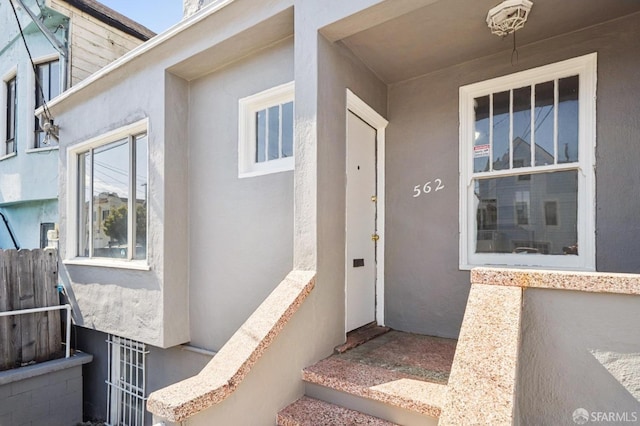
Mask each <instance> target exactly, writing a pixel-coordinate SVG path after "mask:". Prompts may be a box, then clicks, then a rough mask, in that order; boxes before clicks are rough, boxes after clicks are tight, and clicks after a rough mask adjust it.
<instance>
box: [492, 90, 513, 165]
mask: <svg viewBox="0 0 640 426" xmlns="http://www.w3.org/2000/svg"><path fill="white" fill-rule="evenodd" d="M510 124H511V123H510V120H509V92H508V91H507V92H500V93H495V94H494V95H493V158H494V161H493V169H494V170H505V169H508V168H509V167H510V166H509V162H510V161H511V160H510V158H509V152H510V146H509V145H510V144H509V125H510Z"/></svg>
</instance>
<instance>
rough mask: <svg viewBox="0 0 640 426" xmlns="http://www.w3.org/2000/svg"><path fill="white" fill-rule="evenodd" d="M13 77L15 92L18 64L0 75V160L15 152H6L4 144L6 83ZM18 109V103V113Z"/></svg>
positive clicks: (9, 156)
mask: <svg viewBox="0 0 640 426" xmlns="http://www.w3.org/2000/svg"><path fill="white" fill-rule="evenodd" d="M13 78H15V79H16V93H18V91H17V90H18V86H17V85H18V80H19V79H18V66H17V65H14V66H12V67H11V68H9V70H8V71H7V72H5V73H4V74H3V75H2V87H0V144H1V145H2V146H0V154H1V156H0V160H4V159H6V158H11V157H14V156H15V155H16V154H17V149H16V152H11V153H9V154H7V151H6V149H7V145H6V143H5V142H6V137H7V96H8V93H7V83H8V82H9V80H11V79H13ZM19 109H20V106H19V105H18V107H17V108H16V114H18V111H19ZM15 131H16V139H17V137H18V126H17V121H16V129H15Z"/></svg>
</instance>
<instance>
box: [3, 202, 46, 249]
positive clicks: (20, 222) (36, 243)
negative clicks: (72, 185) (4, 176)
mask: <svg viewBox="0 0 640 426" xmlns="http://www.w3.org/2000/svg"><path fill="white" fill-rule="evenodd" d="M0 211H1V212H2V213H3V214H4V215H5V216H6V217H7V220H8V221H9V227H10V228H11V230H12V231H13V234H14V237H15V239H16V242H17V244H18V247H20V248H29V249H32V248H39V247H40V224H41V223H55V222H57V221H58V200H57V199H53V200H45V201H32V202H26V203H20V204H14V205H10V206H7V207H3V208H0ZM0 248H2V249H8V248H14V245H13V241H12V240H11V236H10V235H9V232H8V231H7V228H6V227H5V224H4V221H1V222H0Z"/></svg>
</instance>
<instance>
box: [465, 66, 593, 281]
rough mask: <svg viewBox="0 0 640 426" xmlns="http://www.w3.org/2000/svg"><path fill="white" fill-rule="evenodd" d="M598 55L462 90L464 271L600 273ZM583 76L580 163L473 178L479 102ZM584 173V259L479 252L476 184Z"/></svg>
mask: <svg viewBox="0 0 640 426" xmlns="http://www.w3.org/2000/svg"><path fill="white" fill-rule="evenodd" d="M596 68H597V54H596V53H592V54H588V55H584V56H580V57H577V58H573V59H568V60H565V61H562V62H558V63H554V64H551V65H546V66H542V67H538V68H533V69H530V70H526V71H522V72H518V73H515V74H511V75H507V76H504V77H498V78H494V79H491V80H487V81H483V82H479V83H475V84H470V85H467V86H463V87H460V105H459V106H460V140H459V155H460V158H459V160H460V161H459V168H460V169H459V172H460V188H459V195H460V213H459V220H460V222H459V226H460V241H459V249H460V261H459V267H460V269H463V270H468V269H471V268H473V267H474V266H485V265H492V266H504V267H527V268H547V269H568V270H587V271H593V270H595V266H596V265H595V173H594V167H595V147H596V83H597V72H596ZM572 75H579V76H580V77H579V80H580V81H579V99H578V102H579V104H578V105H579V116H578V120H579V129H578V157H579V158H578V162H577V163H569V164H555V165H549V166H533V167H522V168H517V169H515V170H513V169H511V170H500V171H492V172H481V173H473V155H472V144H473V142H472V141H473V137H474V135H473V129H474V117H475V113H474V105H473V101H474V99H475V98H477V97H480V96H485V95H487V94H490V93H498V92H501V91H505V90H508V89H515V88H519V87H523V86H530V85H534V84H538V83H543V82H547V81H550V80H554V79H559V78H564V77H569V76H572ZM563 170H577V171H578V206H577V215H578V217H577V234H578V246H579V254H578V255H567V256H562V255H521V254H514V253H475V247H476V238H475V236H476V233H475V229H476V223H475V221H476V212H475V209H474V200H473V197H474V194H473V192H474V180H475V179H476V178H479V177H501V176H511V175H518V174H522V173H527V172H531V171H536V172H543V171H549V172H551V171H563Z"/></svg>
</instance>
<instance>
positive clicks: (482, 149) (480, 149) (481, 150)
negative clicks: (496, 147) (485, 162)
mask: <svg viewBox="0 0 640 426" xmlns="http://www.w3.org/2000/svg"><path fill="white" fill-rule="evenodd" d="M488 156H489V144H485V145H476V146H474V147H473V158H482V157H488Z"/></svg>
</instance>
